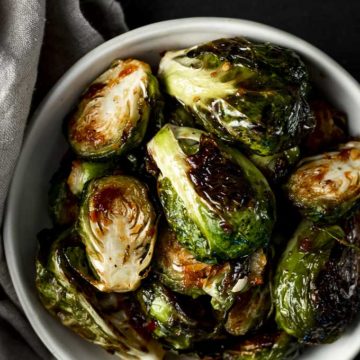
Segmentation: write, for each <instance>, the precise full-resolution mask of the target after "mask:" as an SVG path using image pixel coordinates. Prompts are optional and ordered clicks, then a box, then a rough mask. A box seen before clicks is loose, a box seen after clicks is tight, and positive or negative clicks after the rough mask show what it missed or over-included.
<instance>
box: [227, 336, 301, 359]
mask: <svg viewBox="0 0 360 360" xmlns="http://www.w3.org/2000/svg"><path fill="white" fill-rule="evenodd" d="M298 355H299V345H298V344H297V343H296V342H295V341H294V339H293V338H292V337H291V336H289V335H287V334H286V333H285V332H281V331H274V332H271V333H263V334H258V335H253V336H251V337H250V338H246V339H245V340H243V341H240V343H239V344H238V345H236V346H233V347H232V348H231V349H228V350H225V352H224V355H223V356H222V359H223V360H293V359H295V358H296V357H297V356H298Z"/></svg>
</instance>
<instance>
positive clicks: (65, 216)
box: [49, 155, 114, 225]
mask: <svg viewBox="0 0 360 360" xmlns="http://www.w3.org/2000/svg"><path fill="white" fill-rule="evenodd" d="M112 168H114V165H113V164H111V163H96V162H89V161H81V160H73V161H71V159H70V158H69V156H68V155H66V156H65V158H64V159H63V161H62V163H61V166H60V169H59V170H58V171H57V172H56V173H55V174H54V176H53V178H52V179H51V186H50V191H49V207H50V213H51V216H52V218H53V220H54V222H55V224H57V225H71V224H74V223H75V221H76V219H77V217H78V214H79V197H80V195H81V192H82V190H83V188H84V186H85V184H86V183H87V182H88V181H89V180H91V179H93V178H96V177H99V176H101V175H103V174H104V173H106V172H107V171H109V170H110V169H112Z"/></svg>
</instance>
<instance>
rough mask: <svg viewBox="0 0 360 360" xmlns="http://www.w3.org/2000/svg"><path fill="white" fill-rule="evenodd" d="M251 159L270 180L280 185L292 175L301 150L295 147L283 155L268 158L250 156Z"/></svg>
mask: <svg viewBox="0 0 360 360" xmlns="http://www.w3.org/2000/svg"><path fill="white" fill-rule="evenodd" d="M249 158H250V160H251V161H252V162H253V163H254V164H255V165H256V166H257V168H258V169H259V170H261V172H262V173H263V174H264V175H265V177H266V178H267V179H268V180H270V181H272V182H273V183H278V182H280V181H281V180H282V179H283V178H285V177H286V176H287V175H289V174H290V171H291V170H292V168H293V167H294V166H295V164H296V163H297V162H298V161H299V158H300V148H299V147H298V146H295V147H293V148H291V149H288V150H285V151H283V152H281V153H277V154H274V155H268V156H261V155H257V154H250V155H249Z"/></svg>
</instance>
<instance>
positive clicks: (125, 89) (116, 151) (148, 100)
mask: <svg viewBox="0 0 360 360" xmlns="http://www.w3.org/2000/svg"><path fill="white" fill-rule="evenodd" d="M159 98H160V92H159V89H158V83H157V80H156V78H155V77H154V76H153V75H152V73H151V69H150V66H149V65H148V64H146V63H143V62H141V61H138V60H134V59H128V60H116V61H114V62H113V63H112V65H111V67H110V69H108V70H107V71H106V72H104V73H103V74H102V75H100V76H99V77H98V78H97V79H96V80H95V81H94V82H93V83H92V84H91V85H90V86H89V87H88V89H87V90H86V91H85V92H84V94H83V95H82V97H81V99H80V103H79V105H78V107H77V109H76V111H75V112H74V114H73V115H72V116H71V118H70V120H69V122H68V124H67V131H68V139H69V142H70V145H71V147H72V149H73V150H74V152H75V153H76V154H77V155H78V156H80V157H83V158H90V159H102V158H107V157H110V156H112V155H121V154H123V153H124V152H126V151H128V150H129V149H132V148H134V147H136V146H138V145H139V144H140V142H141V141H142V140H143V138H144V135H145V132H146V128H147V126H148V122H149V118H150V116H151V111H152V108H157V104H156V102H157V101H158V99H159Z"/></svg>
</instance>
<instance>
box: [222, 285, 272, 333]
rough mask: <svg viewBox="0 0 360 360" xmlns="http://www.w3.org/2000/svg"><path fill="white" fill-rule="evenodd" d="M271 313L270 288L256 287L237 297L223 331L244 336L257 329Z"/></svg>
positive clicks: (265, 286)
mask: <svg viewBox="0 0 360 360" xmlns="http://www.w3.org/2000/svg"><path fill="white" fill-rule="evenodd" d="M270 312H271V297H270V286H269V284H265V285H263V286H256V287H253V288H250V289H249V290H247V291H246V292H244V293H241V294H239V295H237V298H236V300H235V303H234V305H233V307H232V308H231V309H230V311H229V313H228V314H227V318H226V322H225V329H226V331H227V332H228V333H229V334H231V335H236V336H240V335H245V334H246V333H248V332H249V331H254V330H256V329H258V328H259V327H260V326H261V325H262V324H263V323H264V321H265V320H267V318H268V316H269V315H270Z"/></svg>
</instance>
